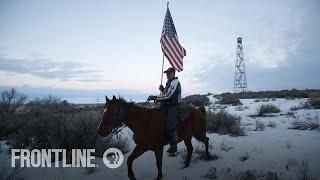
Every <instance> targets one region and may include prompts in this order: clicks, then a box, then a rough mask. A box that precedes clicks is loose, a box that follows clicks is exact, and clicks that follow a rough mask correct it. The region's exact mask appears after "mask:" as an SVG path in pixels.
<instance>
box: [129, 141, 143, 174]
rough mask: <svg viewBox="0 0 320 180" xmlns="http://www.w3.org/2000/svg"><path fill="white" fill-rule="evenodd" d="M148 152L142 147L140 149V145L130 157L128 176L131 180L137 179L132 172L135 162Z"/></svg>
mask: <svg viewBox="0 0 320 180" xmlns="http://www.w3.org/2000/svg"><path fill="white" fill-rule="evenodd" d="M145 151H146V150H145V149H144V148H142V147H140V146H139V145H137V146H136V147H135V148H134V150H133V151H132V153H131V154H130V156H129V157H128V160H127V166H128V176H129V178H130V179H136V178H135V177H134V173H133V171H132V163H133V161H134V160H135V159H136V158H138V157H139V156H141V155H142V154H143V153H144V152H145Z"/></svg>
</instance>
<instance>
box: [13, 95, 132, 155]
mask: <svg viewBox="0 0 320 180" xmlns="http://www.w3.org/2000/svg"><path fill="white" fill-rule="evenodd" d="M100 116H101V110H100V111H85V110H82V111H78V110H77V109H75V108H74V107H73V106H72V105H70V104H68V103H67V102H65V101H60V100H59V99H57V98H53V97H46V98H44V99H37V100H35V101H32V102H30V103H29V104H27V107H26V112H25V113H24V114H23V116H21V117H19V118H17V119H16V120H17V121H22V122H24V123H23V125H22V126H21V127H19V128H18V129H17V130H16V131H14V132H11V133H10V135H9V142H10V143H11V145H12V148H28V149H34V148H37V149H55V148H58V149H60V148H61V149H67V151H69V150H71V149H90V148H95V149H96V153H97V154H102V153H103V152H104V151H105V150H106V149H107V148H108V147H112V146H114V145H117V147H119V148H120V147H121V148H120V149H121V150H124V149H125V145H123V144H126V143H127V141H126V140H122V139H121V140H120V141H116V140H115V139H114V138H102V137H100V136H99V135H98V133H97V131H96V128H97V126H98V124H99V122H100ZM122 143H123V144H122ZM127 151H128V150H126V151H123V152H127Z"/></svg>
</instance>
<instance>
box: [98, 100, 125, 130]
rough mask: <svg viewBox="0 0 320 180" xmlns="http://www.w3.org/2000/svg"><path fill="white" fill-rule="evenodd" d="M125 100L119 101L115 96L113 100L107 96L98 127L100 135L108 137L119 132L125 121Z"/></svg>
mask: <svg viewBox="0 0 320 180" xmlns="http://www.w3.org/2000/svg"><path fill="white" fill-rule="evenodd" d="M122 101H123V100H122V99H117V98H116V97H115V96H113V98H112V99H111V100H109V99H108V97H107V96H106V103H105V105H104V110H103V114H102V118H101V122H100V124H99V126H98V129H97V130H98V133H99V135H101V136H107V135H109V134H110V133H111V132H113V131H115V130H117V129H118V128H119V127H120V126H121V125H122V124H123V121H124V109H123V104H124V103H123V102H122Z"/></svg>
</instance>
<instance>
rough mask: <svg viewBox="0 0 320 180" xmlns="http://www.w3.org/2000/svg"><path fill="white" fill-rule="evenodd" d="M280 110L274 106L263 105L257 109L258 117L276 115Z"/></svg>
mask: <svg viewBox="0 0 320 180" xmlns="http://www.w3.org/2000/svg"><path fill="white" fill-rule="evenodd" d="M278 112H280V109H279V108H278V107H277V106H275V105H274V104H263V105H261V106H260V107H259V109H258V116H263V115H265V114H269V113H278Z"/></svg>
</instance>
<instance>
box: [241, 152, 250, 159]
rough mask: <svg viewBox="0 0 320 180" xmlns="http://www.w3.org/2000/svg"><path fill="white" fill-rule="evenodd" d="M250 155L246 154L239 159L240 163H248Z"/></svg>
mask: <svg viewBox="0 0 320 180" xmlns="http://www.w3.org/2000/svg"><path fill="white" fill-rule="evenodd" d="M249 157H250V156H249V154H248V152H246V153H245V154H243V155H241V156H240V157H239V160H240V161H246V160H247V159H249Z"/></svg>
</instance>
